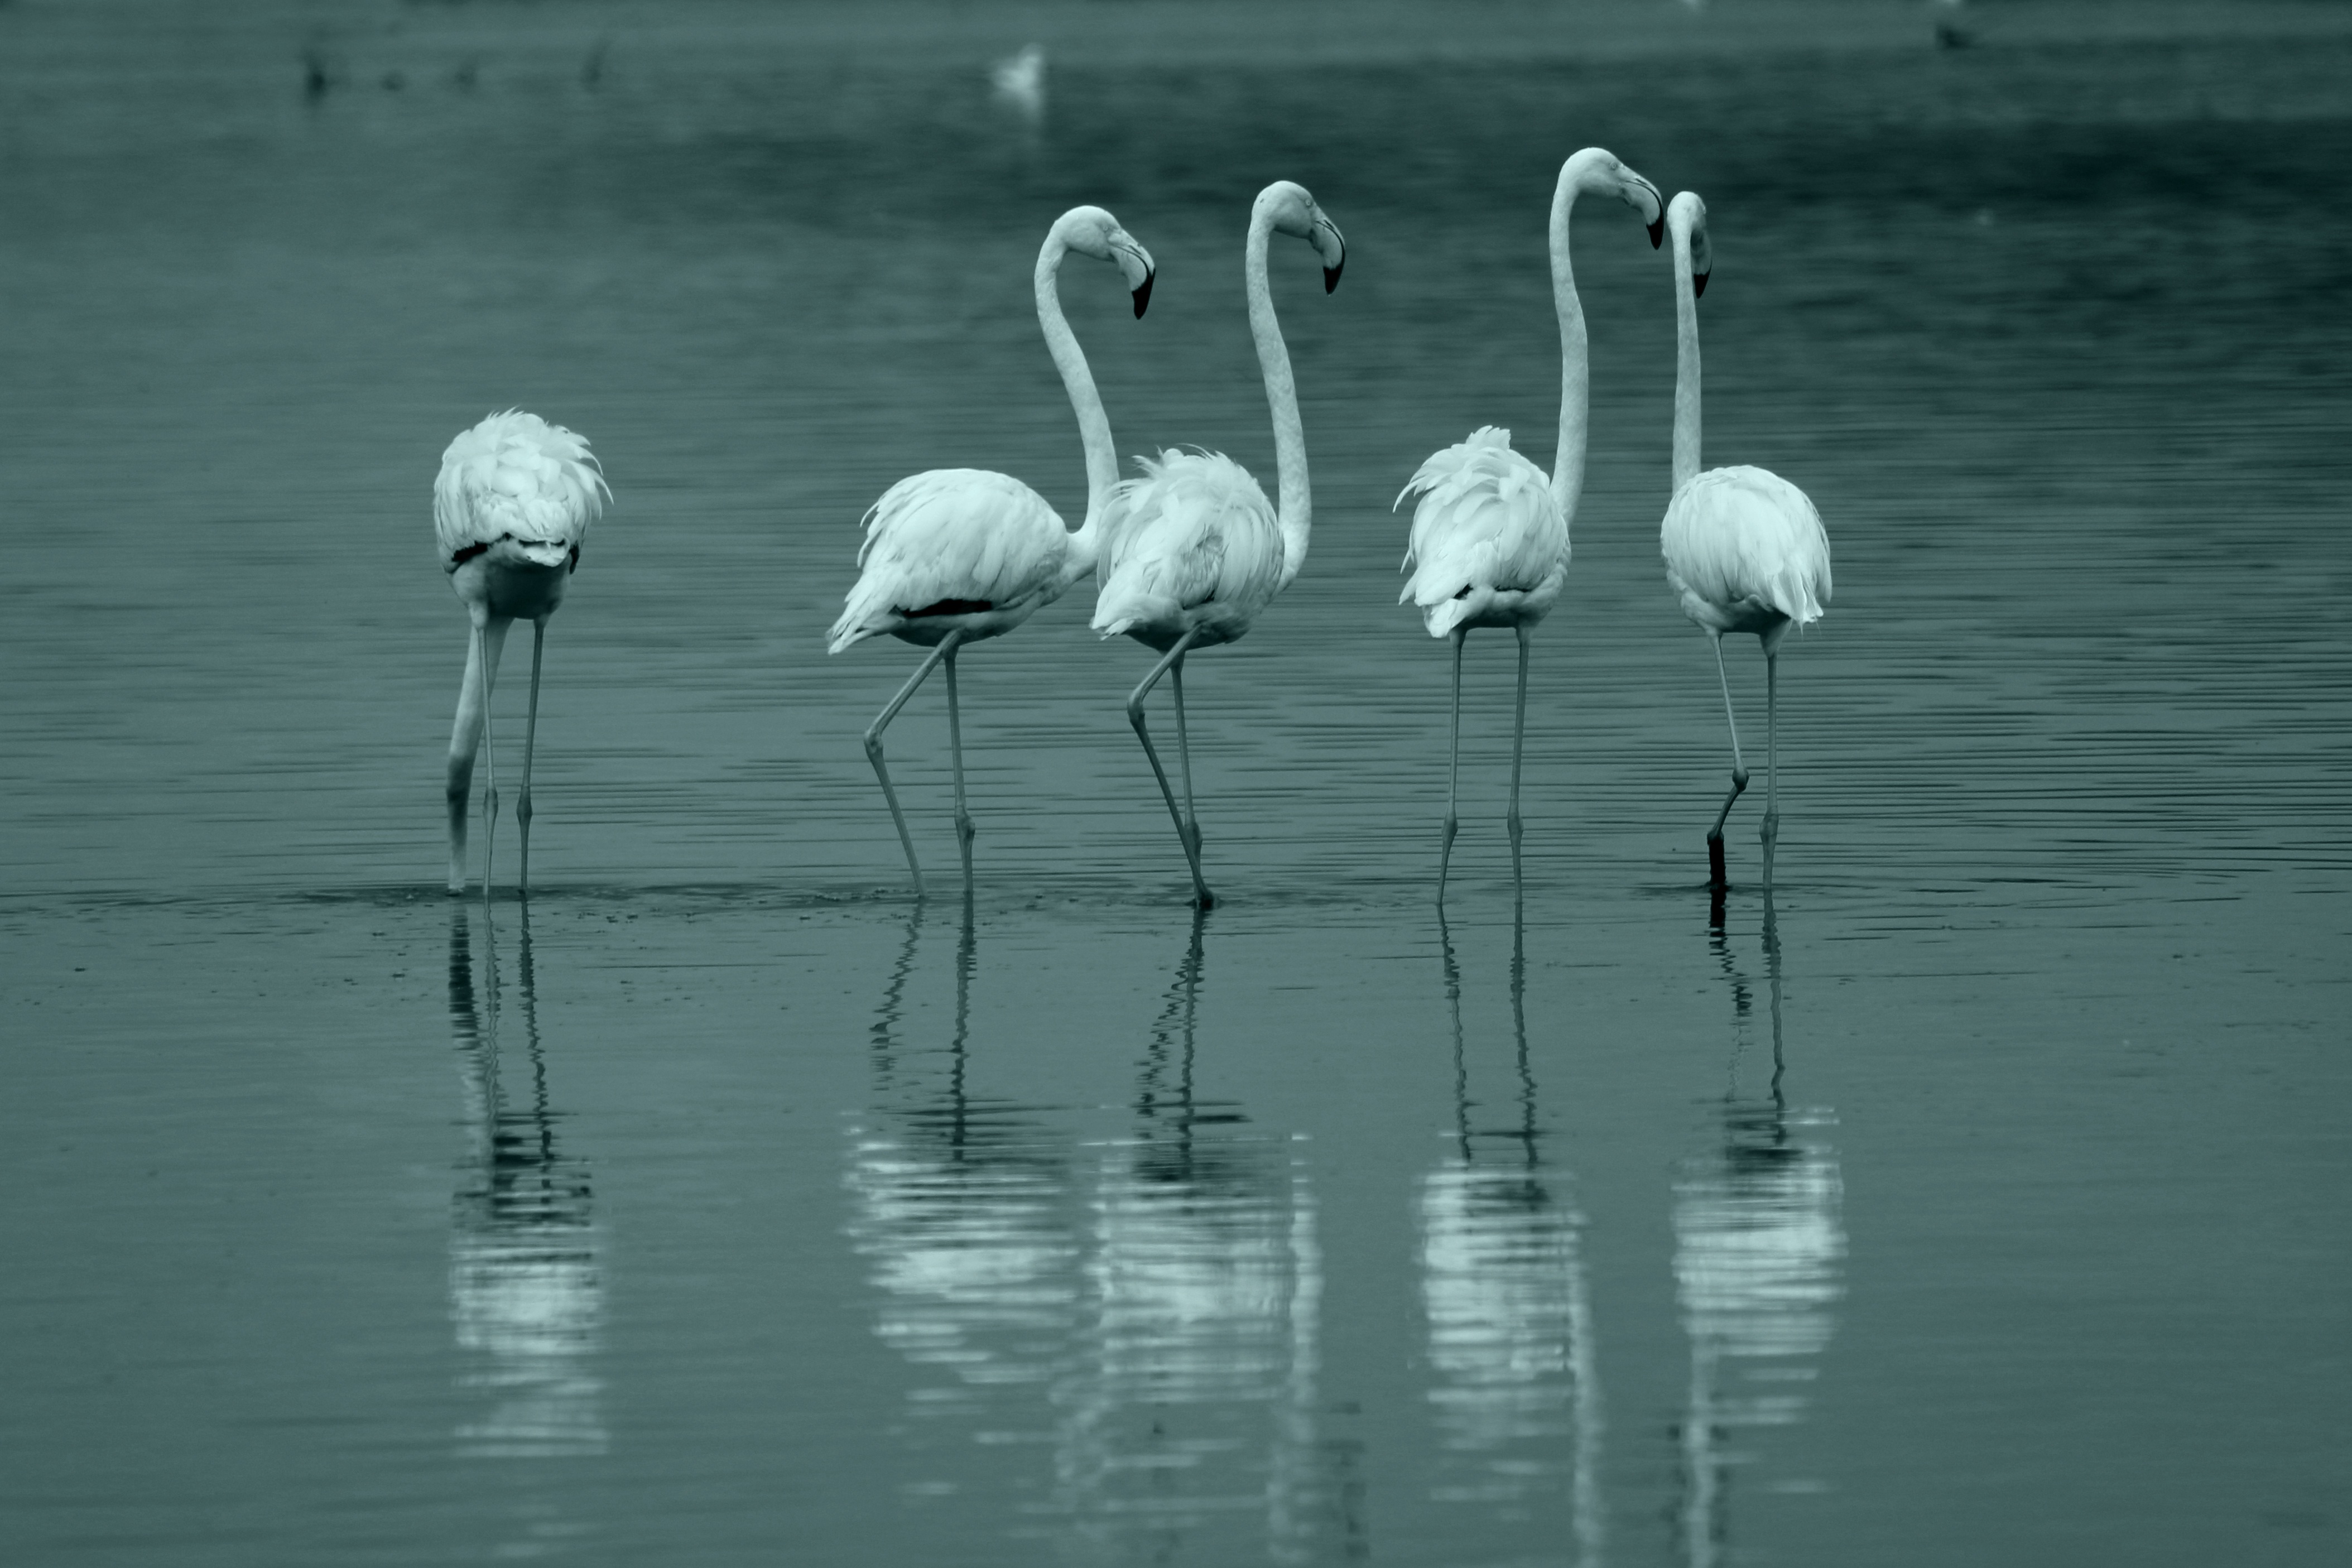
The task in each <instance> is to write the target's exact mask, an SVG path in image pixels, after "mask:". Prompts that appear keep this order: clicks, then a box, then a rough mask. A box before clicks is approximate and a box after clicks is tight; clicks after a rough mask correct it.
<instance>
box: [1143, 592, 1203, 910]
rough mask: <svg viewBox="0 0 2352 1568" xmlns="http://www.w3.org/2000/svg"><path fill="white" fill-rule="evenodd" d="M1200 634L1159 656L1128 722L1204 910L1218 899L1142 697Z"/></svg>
mask: <svg viewBox="0 0 2352 1568" xmlns="http://www.w3.org/2000/svg"><path fill="white" fill-rule="evenodd" d="M1199 635H1200V631H1199V629H1198V628H1197V627H1196V628H1194V629H1192V630H1191V631H1188V632H1186V633H1185V634H1184V635H1183V636H1182V637H1178V638H1177V639H1176V646H1175V647H1171V648H1170V649H1169V650H1168V651H1167V652H1166V653H1165V654H1163V655H1161V656H1160V662H1159V663H1158V664H1155V665H1153V666H1152V667H1151V673H1150V675H1147V676H1145V677H1144V678H1143V683H1142V684H1141V685H1139V686H1138V687H1137V688H1136V689H1134V690H1133V691H1132V692H1130V693H1129V695H1128V699H1127V721H1128V722H1129V723H1130V724H1132V725H1134V726H1135V738H1136V739H1137V740H1139V741H1141V742H1143V754H1144V756H1145V757H1147V758H1149V759H1150V763H1151V776H1152V777H1153V778H1155V779H1158V780H1159V781H1160V798H1161V799H1162V800H1164V801H1166V802H1167V803H1168V816H1169V818H1170V819H1171V821H1173V822H1174V823H1175V824H1176V837H1177V839H1178V841H1179V842H1181V844H1182V845H1183V846H1184V859H1185V863H1186V864H1188V865H1189V866H1191V867H1192V902H1193V905H1194V907H1195V908H1198V909H1203V910H1205V909H1208V908H1209V907H1210V906H1211V905H1213V903H1215V901H1216V900H1214V899H1213V898H1212V897H1211V896H1210V893H1209V884H1208V883H1207V882H1205V881H1203V880H1202V878H1201V852H1200V850H1198V849H1197V848H1195V847H1193V843H1192V835H1191V834H1189V833H1187V832H1185V831H1184V814H1183V813H1182V812H1181V811H1180V810H1178V809H1177V805H1176V792H1175V791H1173V790H1171V789H1170V788H1169V787H1168V770H1167V769H1166V768H1163V767H1161V766H1160V753H1159V752H1158V751H1157V750H1155V749H1154V748H1153V746H1152V744H1151V731H1150V729H1149V728H1147V727H1146V726H1145V724H1144V721H1143V700H1144V699H1145V698H1146V697H1149V696H1150V695H1151V689H1152V688H1153V687H1155V686H1157V685H1159V684H1160V677H1161V676H1163V675H1165V674H1167V673H1168V672H1169V670H1170V669H1171V668H1174V667H1175V665H1176V663H1177V661H1178V660H1179V659H1181V658H1183V657H1184V650H1185V649H1186V648H1189V647H1192V639H1193V638H1194V637H1198V636H1199Z"/></svg>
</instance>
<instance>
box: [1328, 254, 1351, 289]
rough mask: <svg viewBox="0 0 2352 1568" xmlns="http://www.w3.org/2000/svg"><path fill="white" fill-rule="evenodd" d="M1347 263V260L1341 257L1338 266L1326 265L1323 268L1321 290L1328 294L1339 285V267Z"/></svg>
mask: <svg viewBox="0 0 2352 1568" xmlns="http://www.w3.org/2000/svg"><path fill="white" fill-rule="evenodd" d="M1347 265H1348V263H1347V261H1346V260H1345V259H1344V258H1343V259H1342V260H1341V261H1340V263H1339V267H1326V268H1324V269H1323V292H1325V293H1326V294H1328V293H1330V292H1331V291H1332V290H1333V289H1337V288H1339V269H1340V268H1343V267H1345V266H1347Z"/></svg>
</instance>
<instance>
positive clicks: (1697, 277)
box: [1691, 272, 1706, 300]
mask: <svg viewBox="0 0 2352 1568" xmlns="http://www.w3.org/2000/svg"><path fill="white" fill-rule="evenodd" d="M1704 293H1706V273H1704V272H1694V273H1692V274H1691V298H1692V299H1694V300H1696V299H1697V298H1698V297H1699V296H1700V295H1702V294H1704Z"/></svg>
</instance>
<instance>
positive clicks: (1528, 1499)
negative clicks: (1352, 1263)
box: [1421, 905, 1605, 1563]
mask: <svg viewBox="0 0 2352 1568" xmlns="http://www.w3.org/2000/svg"><path fill="white" fill-rule="evenodd" d="M1438 936H1439V942H1440V944H1441V948H1442V952H1443V956H1444V975H1445V996H1446V1001H1447V1003H1448V1005H1449V1006H1450V1008H1451V1010H1452V1014H1453V1021H1454V1129H1455V1131H1454V1147H1453V1148H1452V1150H1450V1151H1449V1152H1447V1154H1446V1156H1445V1157H1444V1159H1443V1160H1441V1161H1440V1162H1439V1163H1438V1164H1437V1166H1436V1167H1435V1168H1434V1169H1433V1170H1432V1171H1431V1172H1430V1173H1428V1175H1427V1176H1425V1177H1424V1178H1423V1182H1422V1192H1421V1235H1422V1245H1421V1269H1422V1276H1421V1277H1422V1301H1423V1310H1425V1311H1426V1313H1427V1314H1428V1320H1429V1362H1430V1369H1431V1373H1432V1374H1433V1375H1432V1378H1431V1388H1430V1393H1429V1397H1430V1399H1431V1401H1432V1402H1433V1404H1434V1405H1435V1406H1436V1412H1435V1415H1436V1421H1437V1426H1438V1429H1439V1432H1440V1434H1441V1442H1442V1444H1443V1446H1444V1458H1443V1459H1442V1461H1441V1464H1442V1468H1441V1470H1440V1472H1439V1475H1438V1476H1437V1477H1436V1478H1435V1479H1434V1487H1433V1489H1434V1495H1435V1497H1436V1498H1437V1500H1439V1501H1441V1502H1461V1503H1468V1504H1472V1505H1474V1506H1475V1507H1476V1508H1477V1509H1479V1510H1480V1511H1481V1515H1482V1517H1485V1518H1494V1519H1507V1520H1538V1519H1540V1520H1542V1521H1545V1522H1547V1523H1551V1522H1554V1521H1557V1519H1558V1510H1559V1508H1560V1507H1561V1506H1562V1505H1564V1506H1565V1508H1566V1510H1567V1512H1568V1520H1567V1521H1566V1522H1567V1525H1568V1529H1567V1531H1566V1534H1567V1535H1568V1537H1569V1538H1570V1539H1572V1540H1573V1541H1574V1542H1575V1543H1576V1559H1577V1561H1579V1562H1581V1563H1600V1562H1601V1560H1602V1550H1603V1546H1604V1544H1605V1524H1604V1517H1603V1510H1602V1507H1601V1489H1600V1467H1601V1390H1600V1385H1599V1379H1598V1374H1597V1371H1596V1365H1595V1350H1594V1345H1593V1328H1592V1309H1591V1295H1590V1292H1589V1290H1588V1289H1587V1284H1586V1274H1585V1263H1584V1255H1583V1247H1582V1231H1583V1226H1584V1221H1583V1216H1582V1215H1579V1214H1578V1213H1577V1212H1576V1210H1575V1208H1574V1207H1573V1205H1571V1204H1570V1202H1569V1201H1568V1199H1567V1197H1566V1189H1567V1188H1568V1186H1569V1184H1570V1177H1569V1175H1568V1173H1566V1172H1565V1171H1562V1170H1559V1168H1557V1167H1556V1166H1553V1165H1551V1164H1550V1163H1549V1162H1548V1161H1547V1159H1546V1157H1545V1152H1544V1147H1543V1145H1544V1140H1545V1137H1546V1133H1545V1131H1544V1129H1543V1127H1542V1121H1541V1116H1540V1113H1539V1110H1538V1103H1537V1092H1536V1079H1535V1069H1534V1066H1533V1063H1532V1062H1531V1061H1530V1059H1529V1057H1528V1027H1527V943H1526V928H1525V922H1524V920H1523V918H1522V915H1521V911H1520V910H1519V909H1518V908H1517V906H1516V905H1515V906H1514V909H1513V912H1512V921H1511V968H1510V995H1511V1026H1512V1036H1513V1047H1514V1055H1513V1072H1514V1077H1515V1079H1516V1084H1515V1088H1514V1090H1513V1093H1512V1101H1513V1109H1514V1113H1513V1114H1512V1115H1510V1116H1509V1117H1508V1118H1507V1120H1497V1121H1495V1122H1492V1123H1490V1124H1488V1125H1486V1126H1477V1125H1475V1123H1474V1115H1473V1112H1474V1110H1476V1109H1477V1107H1478V1104H1479V1102H1478V1101H1477V1100H1475V1099H1474V1098H1473V1097H1472V1094H1471V1078H1472V1074H1471V1069H1470V1059H1469V1052H1468V1050H1467V1047H1466V1043H1465V1034H1464V1030H1463V1026H1462V972H1461V968H1460V965H1459V964H1458V963H1457V962H1456V960H1455V957H1454V935H1453V931H1452V928H1451V927H1450V926H1449V925H1448V924H1447V922H1446V920H1445V916H1444V911H1443V910H1442V909H1441V910H1440V911H1439V915H1438ZM1563 1459H1564V1460H1565V1463H1563V1462H1562V1461H1563ZM1546 1533H1549V1531H1546Z"/></svg>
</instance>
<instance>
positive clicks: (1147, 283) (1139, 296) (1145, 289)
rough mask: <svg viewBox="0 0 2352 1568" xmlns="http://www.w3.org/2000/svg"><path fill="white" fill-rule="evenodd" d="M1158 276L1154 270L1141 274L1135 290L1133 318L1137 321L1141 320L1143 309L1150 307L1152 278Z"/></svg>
mask: <svg viewBox="0 0 2352 1568" xmlns="http://www.w3.org/2000/svg"><path fill="white" fill-rule="evenodd" d="M1159 276H1160V275H1159V274H1158V273H1156V272H1147V273H1145V274H1144V275H1143V281H1142V282H1141V283H1140V284H1139V285H1138V286H1137V288H1136V290H1135V319H1136V320H1137V321H1141V320H1142V319H1143V312H1144V310H1146V309H1147V308H1149V307H1150V304H1151V284H1152V280H1153V279H1156V278H1158V277H1159Z"/></svg>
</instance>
